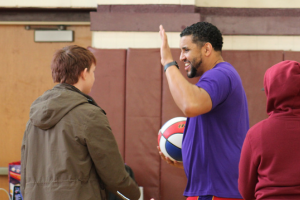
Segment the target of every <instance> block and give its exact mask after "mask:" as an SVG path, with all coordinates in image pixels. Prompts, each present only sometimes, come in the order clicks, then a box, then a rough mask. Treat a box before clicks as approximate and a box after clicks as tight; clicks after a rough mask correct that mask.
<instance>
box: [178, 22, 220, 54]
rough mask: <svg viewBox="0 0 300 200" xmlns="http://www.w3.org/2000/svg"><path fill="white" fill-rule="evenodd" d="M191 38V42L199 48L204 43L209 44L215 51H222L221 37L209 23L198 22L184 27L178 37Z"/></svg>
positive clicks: (217, 30)
mask: <svg viewBox="0 0 300 200" xmlns="http://www.w3.org/2000/svg"><path fill="white" fill-rule="evenodd" d="M188 35H192V36H193V42H194V43H196V44H199V45H201V46H203V45H204V43H206V42H209V43H211V45H212V47H213V48H214V50H215V51H222V46H223V37H222V33H221V32H220V30H219V29H218V28H217V27H216V26H214V25H212V24H211V23H209V22H198V23H195V24H192V25H191V26H188V27H186V28H185V29H184V30H183V31H182V32H181V33H180V37H183V36H188Z"/></svg>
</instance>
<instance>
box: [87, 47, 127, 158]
mask: <svg viewBox="0 0 300 200" xmlns="http://www.w3.org/2000/svg"><path fill="white" fill-rule="evenodd" d="M89 50H90V51H91V52H92V53H93V54H94V55H95V57H96V59H97V65H96V71H95V79H96V80H95V83H94V86H93V88H92V91H91V94H90V95H91V96H92V97H93V98H94V99H95V101H96V102H97V104H98V105H99V106H100V107H101V108H102V109H103V110H105V112H106V115H107V118H108V120H109V123H110V126H111V128H112V132H113V134H114V136H115V138H116V141H117V143H118V146H119V150H120V152H121V155H122V156H123V158H124V148H125V147H124V132H125V130H124V129H125V119H124V118H125V71H126V70H125V64H126V50H125V49H115V50H108V49H95V48H89ZM116 58H117V59H116Z"/></svg>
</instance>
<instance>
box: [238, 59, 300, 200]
mask: <svg viewBox="0 0 300 200" xmlns="http://www.w3.org/2000/svg"><path fill="white" fill-rule="evenodd" d="M264 88H265V92H266V95H267V113H268V114H269V117H268V118H267V119H265V120H263V121H261V122H259V123H257V124H256V125H254V126H253V127H252V128H251V129H250V130H249V131H248V133H247V136H246V139H245V141H244V144H243V148H242V152H241V159H240V164H239V191H240V193H241V195H242V196H243V198H244V199H245V200H252V199H257V200H260V199H298V200H299V199H300V63H298V62H296V61H283V62H280V63H278V64H276V65H274V66H272V67H271V68H269V69H268V70H267V71H266V73H265V78H264Z"/></svg>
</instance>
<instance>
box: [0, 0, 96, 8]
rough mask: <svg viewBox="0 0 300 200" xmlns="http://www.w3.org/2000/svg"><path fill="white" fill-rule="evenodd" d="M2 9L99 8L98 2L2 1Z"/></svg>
mask: <svg viewBox="0 0 300 200" xmlns="http://www.w3.org/2000/svg"><path fill="white" fill-rule="evenodd" d="M0 7H45V8H87V7H91V8H94V7H97V1H96V0H84V1H82V0H51V1H45V0H26V1H25V0H9V1H7V0H0Z"/></svg>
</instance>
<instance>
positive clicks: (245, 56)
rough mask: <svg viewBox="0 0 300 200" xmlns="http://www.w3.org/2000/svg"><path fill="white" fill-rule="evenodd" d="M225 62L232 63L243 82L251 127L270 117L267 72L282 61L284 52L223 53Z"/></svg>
mask: <svg viewBox="0 0 300 200" xmlns="http://www.w3.org/2000/svg"><path fill="white" fill-rule="evenodd" d="M222 55H223V58H224V60H225V61H227V62H229V63H231V64H232V65H233V66H234V67H235V68H236V70H237V71H238V73H239V74H240V77H241V79H242V82H243V86H244V89H245V92H246V95H247V100H248V108H249V120H250V127H251V126H253V125H254V124H256V123H257V122H259V121H261V120H263V119H265V118H267V117H268V115H267V113H266V95H265V92H264V91H263V87H264V86H263V78H264V74H265V71H266V70H267V69H268V68H269V67H271V66H272V65H274V64H276V63H278V62H280V61H282V59H283V52H282V51H223V53H222Z"/></svg>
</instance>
